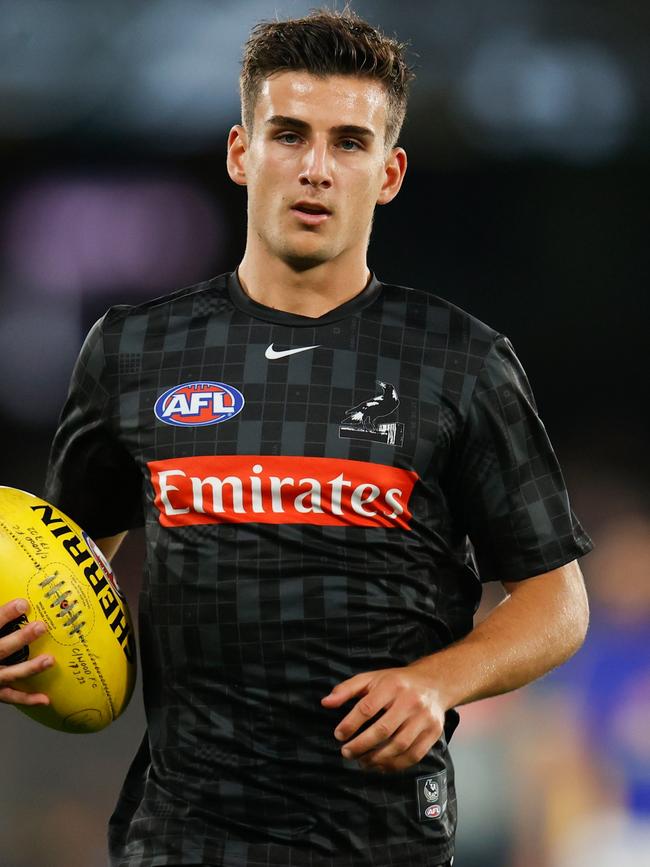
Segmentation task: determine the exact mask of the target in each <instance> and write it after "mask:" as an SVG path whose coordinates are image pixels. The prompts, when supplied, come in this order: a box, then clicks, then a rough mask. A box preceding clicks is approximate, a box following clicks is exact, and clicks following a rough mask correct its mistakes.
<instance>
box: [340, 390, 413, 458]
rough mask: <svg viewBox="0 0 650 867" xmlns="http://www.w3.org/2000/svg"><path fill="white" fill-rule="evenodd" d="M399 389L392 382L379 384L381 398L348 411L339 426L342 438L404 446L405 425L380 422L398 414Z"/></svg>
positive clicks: (359, 404)
mask: <svg viewBox="0 0 650 867" xmlns="http://www.w3.org/2000/svg"><path fill="white" fill-rule="evenodd" d="M398 406H399V397H398V394H397V389H396V388H395V386H394V385H393V384H392V383H391V382H382V381H381V380H380V379H378V380H377V394H375V396H374V397H371V398H369V399H368V400H363V401H361V403H358V404H357V405H356V406H353V407H352V408H351V409H348V410H346V411H345V415H344V417H343V418H342V419H341V422H340V424H339V437H342V438H354V439H364V440H372V441H373V442H377V443H384V444H385V445H389V446H401V445H402V443H403V442H404V425H403V424H402V423H401V422H397V421H381V422H380V421H379V419H386V418H387V417H388V416H391V415H392V414H393V413H394V412H396V410H397V407H398Z"/></svg>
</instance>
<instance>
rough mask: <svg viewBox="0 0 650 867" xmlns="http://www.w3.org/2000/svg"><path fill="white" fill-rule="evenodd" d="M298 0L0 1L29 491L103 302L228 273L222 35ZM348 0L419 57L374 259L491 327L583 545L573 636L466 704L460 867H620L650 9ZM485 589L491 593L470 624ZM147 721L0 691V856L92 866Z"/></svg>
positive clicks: (11, 306)
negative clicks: (398, 175) (106, 722)
mask: <svg viewBox="0 0 650 867" xmlns="http://www.w3.org/2000/svg"><path fill="white" fill-rule="evenodd" d="M314 5H317V4H315V3H304V2H298V0H295V2H279V0H278V2H265V0H239V2H215V0H141V2H128V0H103V2H88V0H0V155H1V158H2V170H3V171H2V180H1V186H0V347H1V349H2V354H1V356H0V358H1V361H0V401H1V403H0V406H1V407H2V428H1V436H2V437H3V439H4V448H3V449H2V450H1V452H0V484H4V485H10V486H14V487H19V488H23V489H26V490H31V491H33V492H35V493H40V492H41V490H42V486H43V479H44V473H45V467H46V462H47V454H48V449H49V444H50V441H51V438H52V436H53V433H54V430H55V426H56V420H57V414H58V412H59V410H60V407H61V405H62V403H63V400H64V397H65V393H66V389H67V383H68V379H69V376H70V372H71V367H72V364H73V362H74V359H75V357H76V355H77V352H78V350H79V347H80V345H81V342H82V340H83V337H84V336H85V334H86V332H87V331H88V329H89V328H90V326H91V325H92V324H93V322H94V321H95V320H96V319H97V318H98V317H99V316H100V315H102V314H103V313H104V311H105V310H106V308H107V307H108V306H109V305H111V304H116V303H130V304H137V303H138V302H140V301H142V300H145V299H147V298H151V297H155V296H157V295H161V294H164V293H166V292H169V291H171V290H174V289H177V288H179V287H181V286H183V285H188V284H191V283H194V282H198V281H200V280H203V279H206V278H207V277H210V276H213V275H215V274H217V273H220V272H223V271H225V270H231V269H233V268H234V267H235V266H236V265H237V263H238V261H239V259H240V257H241V254H242V252H243V245H244V238H245V192H244V191H242V190H241V189H240V188H237V187H235V186H234V185H233V184H231V182H230V181H229V179H228V177H227V175H226V172H225V166H224V158H225V140H226V134H227V131H228V129H229V127H230V126H231V125H232V124H233V123H236V122H238V120H239V105H238V86H237V77H238V72H239V59H240V54H241V47H242V44H243V42H244V40H245V39H246V36H247V33H248V31H249V29H250V27H251V26H252V24H254V23H255V22H256V21H258V20H260V19H262V18H273V17H275V16H276V14H277V15H278V16H279V17H289V16H293V15H302V14H304V13H306V12H307V11H308V10H309V9H310V8H311V7H312V6H314ZM330 5H331V4H330ZM341 6H342V3H339V4H338V7H339V8H340V7H341ZM352 6H353V8H354V9H355V10H356V11H357V12H359V13H360V14H361V15H363V16H365V17H366V18H367V19H368V20H369V21H371V22H372V23H374V24H378V25H380V26H381V27H382V29H384V30H385V31H387V32H389V33H391V34H396V35H397V36H398V37H399V38H401V39H403V40H409V41H410V43H411V48H410V57H411V62H412V63H414V64H415V66H416V71H417V75H418V78H417V80H416V82H415V85H414V87H413V92H412V99H411V106H410V111H409V116H408V119H407V122H406V125H405V128H404V131H403V135H402V140H401V144H402V145H403V146H404V147H405V148H406V149H407V152H408V154H409V170H408V173H407V178H406V182H405V186H404V187H403V190H402V192H401V193H400V195H399V196H398V198H397V199H396V200H395V202H393V203H392V204H391V205H390V206H388V207H385V208H380V209H378V212H377V217H376V222H375V229H374V235H373V241H372V243H371V248H370V257H369V262H370V265H371V267H372V268H373V270H374V271H375V272H376V273H377V274H378V276H379V277H380V278H381V279H383V280H385V281H387V282H397V283H403V284H406V285H410V286H414V287H417V288H420V289H425V290H427V291H430V292H434V293H436V294H439V295H442V296H444V297H446V298H448V299H450V300H451V301H453V302H454V303H456V304H458V305H459V306H461V307H464V308H466V309H468V310H469V311H470V312H472V313H473V314H474V315H476V316H478V317H479V318H481V319H483V320H484V321H486V322H487V323H489V324H490V325H491V326H493V327H494V328H496V329H498V330H499V331H501V332H503V333H505V334H507V335H508V336H509V337H510V338H511V340H512V341H513V343H514V345H515V348H516V349H517V351H518V354H519V356H520V357H521V359H522V361H523V363H524V366H525V368H526V370H527V372H528V375H529V377H530V379H531V381H532V384H533V387H534V391H535V394H536V398H537V402H538V405H539V408H540V412H541V415H542V417H543V419H544V420H545V423H546V426H547V428H548V431H549V434H550V436H551V439H552V441H553V443H554V445H555V447H556V451H557V452H558V455H559V458H560V462H561V464H562V466H563V468H564V471H565V475H566V477H567V482H568V485H569V490H570V493H571V496H572V502H573V505H574V508H575V510H576V512H577V513H578V515H579V517H580V518H581V520H582V521H583V523H584V524H585V526H586V528H587V530H588V531H589V532H590V533H591V535H592V536H593V537H594V540H595V542H596V545H597V548H596V551H595V552H594V553H593V554H591V555H590V556H589V557H588V558H587V559H586V560H585V561H584V562H583V568H584V572H585V575H586V578H587V582H588V586H589V593H590V598H591V605H592V629H591V632H590V635H589V638H588V640H587V642H586V644H585V646H584V647H583V649H582V650H581V651H580V652H579V653H578V654H577V656H576V657H575V658H574V659H573V660H572V661H571V662H570V663H569V664H568V665H566V666H564V667H563V668H562V669H560V670H559V671H557V672H555V673H553V674H551V675H550V676H548V677H546V678H544V679H543V680H542V681H540V682H538V683H537V684H535V685H532V686H530V687H528V688H527V689H525V690H524V691H520V692H517V693H514V694H511V695H508V696H503V697H500V698H498V699H491V700H489V701H485V702H481V703H477V704H475V705H472V706H469V707H467V708H464V709H463V710H462V720H463V722H462V724H461V727H460V729H459V730H458V732H457V734H456V735H455V737H454V740H453V743H452V754H453V755H454V757H455V760H456V764H457V770H458V791H459V802H460V807H459V830H458V853H457V859H456V864H457V865H458V867H479V865H480V867H583V865H584V867H600V865H601V864H602V865H607V867H612V865H617V867H642V865H647V864H649V863H650V736H649V735H648V732H649V731H650V581H649V580H648V578H649V577H650V576H649V575H648V572H649V566H648V563H649V562H650V502H649V499H650V498H649V495H648V490H649V488H648V475H649V473H648V468H649V467H648V464H649V460H648V455H647V443H648V427H649V411H648V406H647V400H648V387H647V374H648V365H647V354H648V341H647V337H646V331H647V322H648V297H647V275H648V268H647V246H648V244H647V235H648V222H647V219H646V214H647V202H648V186H647V181H648V175H649V171H648V169H649V162H650V160H649V155H650V111H649V109H648V102H649V100H648V97H649V95H650V75H649V73H648V67H647V57H648V47H649V46H648V33H649V24H650V7H649V6H648V5H647V4H646V3H644V2H641V0H601V2H586V0H565V2H563V3H549V2H542V0H492V2H490V3H479V2H476V0H431V2H412V0H402V2H400V3H395V2H388V0H385V2H380V0H367V2H362V0H357V2H354V3H353V4H352ZM98 495H101V492H98ZM141 557H142V538H141V536H140V535H139V534H138V533H135V534H133V535H132V537H130V538H129V539H128V540H127V542H126V543H125V545H124V546H123V549H122V551H121V552H120V554H119V555H118V558H117V561H116V562H117V569H118V575H119V577H120V580H121V584H122V586H123V587H124V589H125V590H126V591H127V594H128V596H129V599H130V601H131V606H132V609H133V611H134V613H135V611H136V609H137V596H138V590H139V586H140V561H141ZM500 598H501V594H500V592H499V585H489V586H488V588H487V591H486V594H485V599H484V603H483V605H482V608H481V610H480V611H479V614H478V617H479V618H481V617H483V616H485V614H486V612H487V611H488V610H489V609H490V607H492V606H493V605H494V604H496V603H497V602H498V601H499V600H500ZM144 726H145V719H144V714H143V711H142V702H141V697H140V688H139V685H138V688H137V692H136V695H135V697H134V699H133V701H132V703H131V705H130V707H129V708H128V710H127V712H126V713H125V715H124V716H123V717H122V718H121V719H120V720H118V721H117V722H116V723H115V724H114V725H113V726H112V727H111V728H109V729H107V730H105V731H104V732H102V733H99V734H96V735H92V736H86V737H80V736H70V735H63V734H58V733H55V732H51V731H49V730H47V729H44V728H41V727H40V726H38V725H36V724H35V723H33V722H32V721H31V720H28V719H27V718H25V717H24V716H23V715H22V714H19V713H18V712H16V711H15V710H14V709H12V708H9V707H0V738H1V741H0V750H1V751H2V767H3V770H4V774H3V783H2V787H1V789H0V805H1V807H2V809H0V841H1V851H2V855H1V856H0V862H1V864H2V867H36V865H39V867H40V865H47V867H64V865H65V867H96V865H97V867H100V865H101V867H104V865H105V864H106V846H105V826H106V821H107V819H108V816H109V815H110V812H111V810H112V808H113V805H114V803H115V800H116V798H117V793H118V789H119V786H120V785H121V782H122V779H123V776H124V774H125V772H126V769H127V767H128V764H129V762H130V760H131V758H132V755H133V753H134V752H135V749H136V747H137V744H138V743H139V740H140V737H141V734H142V731H143V728H144Z"/></svg>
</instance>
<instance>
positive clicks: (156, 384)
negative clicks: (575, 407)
mask: <svg viewBox="0 0 650 867" xmlns="http://www.w3.org/2000/svg"><path fill="white" fill-rule="evenodd" d="M45 496H46V497H47V498H48V499H49V500H50V501H52V502H53V503H55V504H56V505H57V506H58V507H60V508H61V509H62V510H63V511H64V512H66V513H68V514H69V515H70V516H71V517H72V518H73V519H74V520H76V521H77V522H78V523H79V524H80V525H81V526H83V527H84V529H85V530H86V531H87V532H88V533H89V534H90V535H91V536H93V537H95V538H102V537H106V536H111V535H114V534H116V533H119V532H122V531H124V530H129V529H130V528H133V527H138V526H141V525H143V526H144V528H145V534H146V562H145V568H144V580H143V586H142V591H141V595H140V604H139V638H140V654H141V663H142V673H143V693H144V702H145V708H146V714H147V723H148V725H147V730H146V733H145V735H144V738H143V740H142V744H141V746H140V749H139V751H138V753H137V755H136V757H135V759H134V760H133V763H132V765H131V768H130V770H129V773H128V775H127V778H126V780H125V782H124V785H123V788H122V791H121V794H120V797H119V800H118V803H117V806H116V809H115V812H114V814H113V816H112V817H111V820H110V823H109V848H110V858H111V864H112V867H163V865H167V864H187V865H189V864H205V865H207V864H210V865H225V867H244V865H246V867H248V865H250V867H253V865H255V867H271V865H274V867H280V865H282V867H287V865H293V867H348V865H359V867H360V865H368V867H370V865H372V867H389V865H397V864H399V865H410V864H413V865H417V867H431V865H437V864H439V863H440V862H442V861H444V860H446V859H447V858H449V857H450V856H451V855H452V854H453V839H454V832H455V825H456V797H455V789H454V774H453V765H452V762H451V759H450V755H449V749H448V746H449V739H450V738H451V735H452V733H453V730H454V728H455V727H456V725H457V723H458V715H457V713H456V711H454V710H450V711H449V712H448V713H447V717H446V725H445V733H444V735H443V737H442V738H441V739H440V740H439V741H438V742H437V743H436V744H434V745H433V746H432V748H431V749H430V751H429V752H428V754H427V755H426V756H425V757H424V758H423V759H422V760H421V761H420V762H418V763H417V764H416V765H414V766H412V767H410V768H408V769H407V770H406V771H401V772H398V773H380V772H377V771H374V772H373V771H366V770H362V769H361V768H360V767H359V766H358V764H357V763H356V761H353V760H347V759H345V758H344V757H343V756H342V755H341V752H340V747H341V745H340V744H339V743H338V742H337V741H336V740H335V738H334V735H333V731H334V728H335V727H336V724H337V722H338V721H339V720H340V719H342V718H343V716H345V715H346V714H347V712H348V711H349V710H350V708H351V707H352V706H353V704H354V703H355V701H356V700H353V701H351V702H350V703H348V704H347V705H346V706H344V707H343V708H340V709H337V710H332V709H327V708H324V707H323V705H322V704H321V698H322V697H323V696H324V695H326V694H328V693H329V692H330V691H331V689H332V688H333V687H334V686H335V685H336V684H337V683H339V682H340V681H342V680H345V679H346V678H349V677H351V676H352V675H354V674H358V673H360V672H364V671H372V670H377V669H381V668H388V667H395V666H404V665H407V664H409V663H410V662H413V661H414V660H416V659H418V658H420V657H422V656H425V655H427V654H431V653H435V652H436V651H437V650H440V649H441V648H444V647H445V646H447V645H449V644H450V643H451V642H453V641H456V640H458V639H460V638H462V637H463V636H464V635H466V634H467V633H468V632H469V631H470V630H471V628H472V616H473V614H474V612H475V610H476V608H477V606H478V603H479V600H480V596H481V583H482V582H485V581H491V580H505V581H518V580H523V579H526V578H529V577H531V576H534V575H538V574H540V573H543V572H547V571H549V570H551V569H554V568H556V567H559V566H560V565H562V564H565V563H567V562H569V561H571V560H573V559H574V558H576V557H578V556H580V555H582V554H585V553H586V552H587V551H588V550H590V547H591V542H590V540H589V538H588V537H587V535H586V534H585V533H584V531H583V529H582V527H581V526H580V524H579V522H578V521H577V519H576V518H575V516H574V514H573V512H572V510H571V508H570V505H569V500H568V496H567V491H566V488H565V484H564V481H563V477H562V473H561V470H560V467H559V466H558V462H557V460H556V457H555V455H554V452H553V449H552V447H551V445H550V443H549V439H548V436H547V434H546V431H545V429H544V426H543V424H542V422H541V421H540V419H539V416H538V413H537V409H536V406H535V401H534V399H533V396H532V393H531V390H530V387H529V384H528V382H527V379H526V376H525V374H524V371H523V369H522V367H521V365H520V363H519V361H518V359H517V357H516V356H515V353H514V351H513V348H512V346H511V344H510V342H509V341H508V339H507V338H506V337H504V336H503V335H501V334H498V333H497V332H495V331H493V330H492V329H491V328H489V327H487V326H486V325H484V324H483V323H482V322H480V321H478V320H477V319H475V318H473V317H472V316H470V315H468V314H467V313H465V312H463V311H462V310H460V309H459V308H457V307H455V306H454V305H453V304H450V303H449V302H447V301H445V300H442V299H440V298H438V297H435V296H433V295H430V294H428V293H425V292H422V291H417V290H413V289H409V288H405V287H402V286H395V285H387V284H382V283H381V282H380V281H379V280H377V279H376V278H375V277H373V278H372V279H371V281H370V282H369V283H368V285H367V286H366V287H365V288H364V289H363V291H361V292H360V293H359V294H357V295H356V296H354V297H353V298H352V299H351V300H349V301H347V302H346V303H344V304H342V305H340V306H338V307H336V308H335V309H333V310H330V311H329V312H328V313H326V314H325V315H323V316H320V317H317V318H311V317H306V316H301V315H297V314H292V313H288V312H285V311H282V310H278V309H275V308H270V307H267V306H265V305H262V304H259V303H257V302H256V301H254V300H253V299H252V298H250V297H249V296H248V295H247V294H246V292H245V291H244V290H243V288H242V286H241V284H240V283H239V281H238V279H237V276H236V273H233V274H226V275H222V276H219V277H215V278H213V279H211V280H208V281H206V282H205V283H201V284H199V285H196V286H192V287H189V288H185V289H182V290H180V291H178V292H176V293H173V294H170V295H167V296H165V297H162V298H158V299H155V300H153V301H148V302H146V303H144V304H140V305H136V306H117V307H112V308H111V309H110V310H108V312H107V313H106V314H105V315H104V316H103V317H102V319H100V320H99V322H97V323H96V325H95V326H94V327H93V328H92V330H91V331H90V333H89V335H88V337H87V339H86V342H85V344H84V346H83V348H82V351H81V353H80V356H79V359H78V361H77V364H76V367H75V370H74V373H73V377H72V383H71V387H70V392H69V395H68V398H67V401H66V403H65V405H64V407H63V410H62V414H61V418H60V423H59V427H58V431H57V433H56V436H55V439H54V442H53V446H52V452H51V458H50V464H49V469H48V476H47V484H46V491H45Z"/></svg>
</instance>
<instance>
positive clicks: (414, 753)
mask: <svg viewBox="0 0 650 867" xmlns="http://www.w3.org/2000/svg"><path fill="white" fill-rule="evenodd" d="M437 739H438V738H437V737H436V734H435V732H431V730H430V729H426V730H425V731H423V732H422V734H421V735H420V736H419V737H417V738H416V739H415V740H414V741H413V743H412V744H411V746H410V747H409V748H408V750H406V752H404V753H401V755H399V756H394V757H393V758H389V759H383V760H382V761H381V763H379V762H372V763H370V764H368V759H369V758H370V756H371V755H372V753H371V754H369V756H364V759H363V761H364V762H365V763H366V764H367V767H368V770H378V769H382V770H384V771H403V770H405V769H406V768H410V767H411V766H412V765H416V764H417V763H418V762H421V761H422V759H423V758H424V757H425V756H426V755H427V753H428V752H429V750H430V749H431V747H432V746H433V744H435V742H436V740H437Z"/></svg>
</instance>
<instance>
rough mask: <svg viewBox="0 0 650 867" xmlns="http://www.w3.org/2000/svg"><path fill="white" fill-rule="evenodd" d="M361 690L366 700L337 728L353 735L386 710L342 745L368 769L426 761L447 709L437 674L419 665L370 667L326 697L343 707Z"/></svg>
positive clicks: (339, 734)
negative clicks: (433, 678) (434, 683)
mask: <svg viewBox="0 0 650 867" xmlns="http://www.w3.org/2000/svg"><path fill="white" fill-rule="evenodd" d="M355 695H362V696H363V698H362V699H360V700H359V701H358V702H357V703H356V704H355V705H354V707H353V708H352V710H351V711H350V712H349V713H348V715H347V716H346V717H344V719H342V720H341V722H340V723H339V724H338V726H337V727H336V729H335V731H334V737H335V738H337V740H347V738H349V737H351V736H352V735H353V734H354V733H355V732H356V730H357V729H358V728H359V726H361V725H362V724H363V723H365V722H366V721H367V720H369V719H372V717H374V716H375V714H377V713H379V711H381V710H384V713H383V714H382V715H381V716H380V717H379V718H378V719H377V720H375V722H374V723H373V724H372V725H370V726H368V728H367V729H366V730H365V731H363V732H362V733H361V734H359V735H357V737H356V738H354V739H353V740H351V741H349V742H348V743H346V744H345V746H344V747H343V748H342V749H341V753H342V754H343V755H344V756H345V757H346V758H357V759H358V762H359V765H360V766H361V767H362V768H373V769H376V770H379V771H382V772H385V771H401V770H404V768H408V767H410V766H411V765H414V764H416V763H417V762H419V761H421V760H422V759H423V758H424V756H425V755H426V754H427V753H428V752H429V750H430V749H431V747H432V746H433V744H434V743H435V742H436V741H437V740H438V739H439V738H440V736H441V735H442V732H443V727H444V722H445V708H444V707H443V706H442V702H441V699H440V695H439V692H438V690H437V689H436V688H435V687H434V686H432V683H431V675H430V674H429V675H427V674H425V673H424V672H422V671H420V670H418V669H417V667H415V666H406V667H404V668H383V669H380V670H379V671H366V672H363V673H361V674H356V675H355V676H354V677H350V678H348V680H343V681H341V683H339V684H337V685H336V686H335V687H334V689H333V690H332V692H331V693H330V694H329V695H326V696H325V697H324V698H322V699H321V702H322V703H323V705H324V706H325V707H340V705H342V704H343V703H344V702H346V701H348V700H349V699H350V698H352V697H353V696H355Z"/></svg>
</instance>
